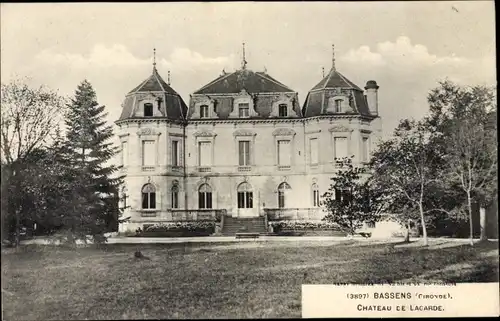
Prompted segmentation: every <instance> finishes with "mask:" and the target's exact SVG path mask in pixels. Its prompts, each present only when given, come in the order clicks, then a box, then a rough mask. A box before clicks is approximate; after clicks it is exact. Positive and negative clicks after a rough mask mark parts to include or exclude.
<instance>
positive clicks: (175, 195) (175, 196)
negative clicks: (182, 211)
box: [171, 182, 179, 208]
mask: <svg viewBox="0 0 500 321" xmlns="http://www.w3.org/2000/svg"><path fill="white" fill-rule="evenodd" d="M171 193H172V195H171V196H172V199H171V204H172V208H179V185H177V182H174V183H173V185H172V189H171Z"/></svg>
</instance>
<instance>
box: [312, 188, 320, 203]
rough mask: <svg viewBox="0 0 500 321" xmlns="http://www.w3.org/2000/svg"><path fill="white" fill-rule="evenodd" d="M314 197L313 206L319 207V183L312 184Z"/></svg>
mask: <svg viewBox="0 0 500 321" xmlns="http://www.w3.org/2000/svg"><path fill="white" fill-rule="evenodd" d="M312 198H313V206H314V207H318V206H319V187H318V184H316V183H315V184H313V185H312Z"/></svg>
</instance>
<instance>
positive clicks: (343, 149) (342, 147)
mask: <svg viewBox="0 0 500 321" xmlns="http://www.w3.org/2000/svg"><path fill="white" fill-rule="evenodd" d="M334 151H335V156H334V157H335V158H338V159H341V158H344V157H347V137H335V138H334Z"/></svg>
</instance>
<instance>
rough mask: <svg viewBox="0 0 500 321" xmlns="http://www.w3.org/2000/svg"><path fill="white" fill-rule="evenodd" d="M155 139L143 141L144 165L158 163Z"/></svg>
mask: <svg viewBox="0 0 500 321" xmlns="http://www.w3.org/2000/svg"><path fill="white" fill-rule="evenodd" d="M155 147H156V146H155V141H153V140H144V141H143V142H142V165H143V166H155V165H156V150H155Z"/></svg>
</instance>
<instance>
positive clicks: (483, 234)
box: [479, 206, 488, 241]
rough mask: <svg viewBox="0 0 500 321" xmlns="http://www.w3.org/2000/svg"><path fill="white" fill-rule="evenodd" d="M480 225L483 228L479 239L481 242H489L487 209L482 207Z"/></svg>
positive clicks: (480, 209)
mask: <svg viewBox="0 0 500 321" xmlns="http://www.w3.org/2000/svg"><path fill="white" fill-rule="evenodd" d="M479 225H480V227H481V237H480V238H479V240H480V241H487V240H488V235H487V234H486V208H484V207H482V206H481V207H480V208H479Z"/></svg>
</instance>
